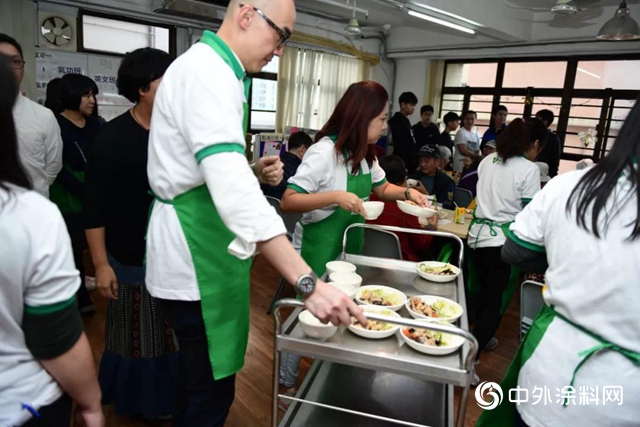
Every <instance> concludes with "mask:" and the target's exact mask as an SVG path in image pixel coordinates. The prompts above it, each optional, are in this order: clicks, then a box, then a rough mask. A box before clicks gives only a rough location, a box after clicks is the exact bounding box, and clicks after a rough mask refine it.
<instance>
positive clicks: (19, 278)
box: [0, 54, 104, 427]
mask: <svg viewBox="0 0 640 427" xmlns="http://www.w3.org/2000/svg"><path fill="white" fill-rule="evenodd" d="M17 93H18V86H17V84H16V81H15V79H14V78H13V76H12V72H11V69H10V65H9V61H8V60H7V59H5V57H4V56H3V55H1V54H0V135H2V138H0V242H1V243H0V426H3V427H4V426H23V427H25V426H26V427H31V426H47V427H68V426H69V425H70V421H71V409H72V401H71V399H73V400H75V401H76V402H77V404H78V407H79V408H78V409H79V412H80V414H81V415H82V417H83V419H84V421H85V423H86V425H87V426H89V427H101V426H104V417H103V414H102V406H101V403H100V399H101V394H100V387H99V385H98V380H97V377H96V371H95V366H94V362H93V354H92V352H91V348H90V347H89V341H88V340H87V337H86V335H85V334H84V332H83V324H82V320H81V319H80V313H79V312H78V309H77V306H76V299H75V295H76V291H77V290H78V287H79V286H80V277H79V275H78V271H77V270H76V269H75V267H74V263H73V256H72V253H71V240H70V239H69V234H68V233H67V228H66V226H65V223H64V221H63V219H62V215H61V214H60V211H59V210H58V208H57V207H56V206H55V205H54V204H53V203H51V202H49V201H48V200H47V199H45V198H44V197H43V196H41V195H39V194H37V193H36V192H35V191H30V188H31V184H30V182H29V179H28V178H27V175H26V173H25V171H24V169H23V168H22V166H21V164H20V161H19V160H18V143H17V137H16V128H15V125H14V121H13V118H12V108H13V104H14V101H15V99H16V95H17ZM67 393H68V394H67Z"/></svg>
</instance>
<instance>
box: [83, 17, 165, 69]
mask: <svg viewBox="0 0 640 427" xmlns="http://www.w3.org/2000/svg"><path fill="white" fill-rule="evenodd" d="M85 16H93V17H96V18H103V19H111V20H113V21H122V22H130V23H132V24H139V25H146V26H149V27H161V28H166V29H167V30H169V55H170V56H171V58H173V59H175V58H176V54H177V49H176V46H177V44H176V40H177V36H176V34H177V30H176V27H175V26H174V25H167V24H160V23H157V22H152V21H145V20H142V19H136V18H130V17H126V16H119V15H111V14H108V13H102V12H95V11H93V10H86V9H80V10H79V11H78V18H77V24H76V27H77V29H78V31H77V33H78V47H77V51H78V52H81V53H89V54H95V55H106V56H117V57H120V58H124V57H125V55H126V54H124V53H117V52H107V51H103V50H97V49H89V48H85V47H84V17H85Z"/></svg>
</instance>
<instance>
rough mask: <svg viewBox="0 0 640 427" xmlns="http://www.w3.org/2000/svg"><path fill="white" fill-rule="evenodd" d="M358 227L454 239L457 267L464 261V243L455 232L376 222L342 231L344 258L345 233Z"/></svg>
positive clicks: (355, 225) (345, 249)
mask: <svg viewBox="0 0 640 427" xmlns="http://www.w3.org/2000/svg"><path fill="white" fill-rule="evenodd" d="M358 227H359V228H370V229H372V230H384V231H391V232H398V233H408V234H422V235H427V236H435V237H444V238H447V239H454V240H455V241H457V242H458V244H459V245H460V252H459V255H458V267H459V268H462V266H463V264H462V262H463V261H464V243H463V242H462V239H461V238H460V237H458V236H456V235H455V234H452V233H444V232H442V231H429V230H418V229H417V228H401V227H394V226H391V225H377V224H375V225H374V224H362V223H356V224H351V225H350V226H348V227H347V229H346V230H345V231H344V234H343V236H342V259H344V258H345V255H346V254H347V234H348V233H349V230H351V229H352V228H358Z"/></svg>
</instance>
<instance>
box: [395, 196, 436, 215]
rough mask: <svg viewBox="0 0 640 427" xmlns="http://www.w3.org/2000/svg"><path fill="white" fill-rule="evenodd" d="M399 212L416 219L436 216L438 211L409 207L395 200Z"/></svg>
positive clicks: (407, 204) (401, 201)
mask: <svg viewBox="0 0 640 427" xmlns="http://www.w3.org/2000/svg"><path fill="white" fill-rule="evenodd" d="M396 203H397V204H398V207H399V208H400V210H401V211H402V212H404V213H406V214H409V215H413V216H417V217H418V218H431V217H432V216H434V215H437V214H438V211H436V210H434V209H430V208H422V207H420V206H414V205H410V204H409V203H407V202H405V201H403V200H396Z"/></svg>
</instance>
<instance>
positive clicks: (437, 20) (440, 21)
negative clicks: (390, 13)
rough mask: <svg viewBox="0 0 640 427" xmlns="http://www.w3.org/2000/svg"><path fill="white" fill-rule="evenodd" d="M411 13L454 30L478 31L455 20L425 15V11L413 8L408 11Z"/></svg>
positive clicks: (464, 31) (469, 32)
mask: <svg viewBox="0 0 640 427" xmlns="http://www.w3.org/2000/svg"><path fill="white" fill-rule="evenodd" d="M408 13H409V15H411V16H415V17H416V18H420V19H424V20H425V21H429V22H433V23H435V24H439V25H443V26H445V27H449V28H453V29H454V30H458V31H462V32H463V33H467V34H475V33H476V32H475V31H474V30H472V29H471V28H467V27H463V26H462V25H458V24H454V23H453V22H449V21H445V20H444V19H440V18H435V17H433V16H430V15H425V14H424V13H420V12H416V11H413V10H410V11H408Z"/></svg>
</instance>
